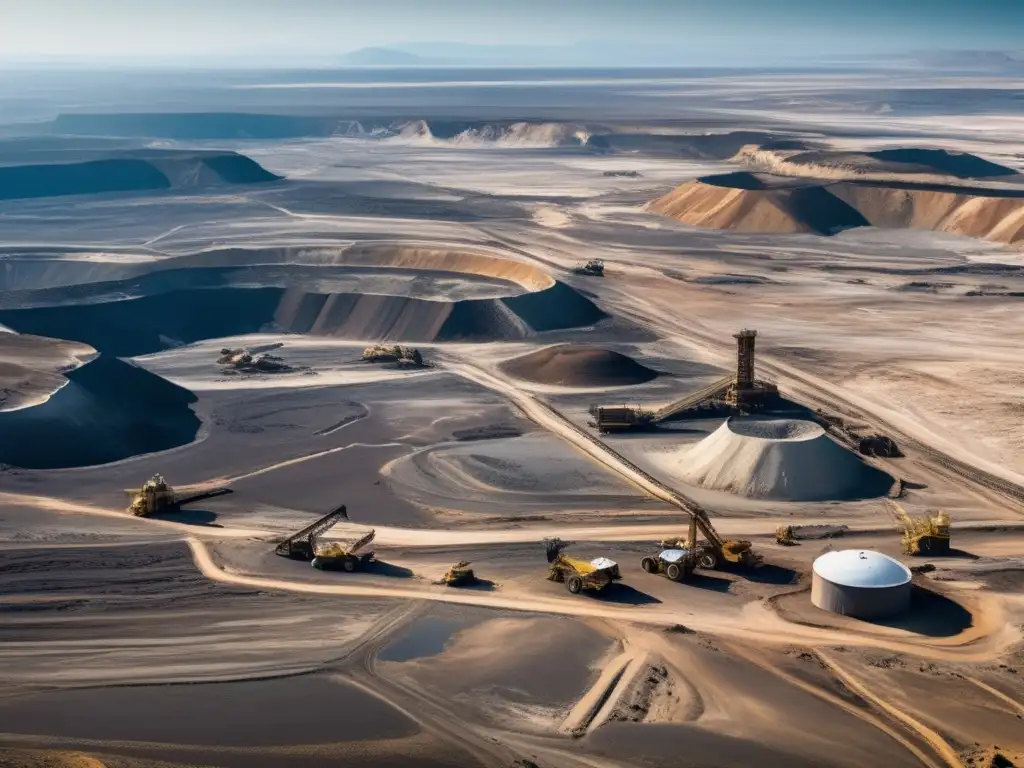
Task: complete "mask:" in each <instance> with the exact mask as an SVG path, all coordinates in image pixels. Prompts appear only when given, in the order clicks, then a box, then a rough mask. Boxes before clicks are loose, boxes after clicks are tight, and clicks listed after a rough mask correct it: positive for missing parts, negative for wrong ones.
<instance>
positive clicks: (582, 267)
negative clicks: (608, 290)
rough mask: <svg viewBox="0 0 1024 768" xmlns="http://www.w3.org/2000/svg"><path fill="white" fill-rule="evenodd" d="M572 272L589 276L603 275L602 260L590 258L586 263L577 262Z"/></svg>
mask: <svg viewBox="0 0 1024 768" xmlns="http://www.w3.org/2000/svg"><path fill="white" fill-rule="evenodd" d="M573 272H575V273H576V274H577V275H588V276H589V277H604V262H603V261H601V259H591V260H590V261H588V262H587V263H586V264H577V265H576V268H575V269H573Z"/></svg>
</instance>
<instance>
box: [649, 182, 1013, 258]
mask: <svg viewBox="0 0 1024 768" xmlns="http://www.w3.org/2000/svg"><path fill="white" fill-rule="evenodd" d="M647 207H648V210H651V211H653V212H655V213H660V214H664V215H665V216H670V217H672V218H674V219H677V220H678V221H680V222H682V223H684V224H689V225H692V226H696V227H711V228H715V229H728V230H733V231H736V232H763V233H772V234H798V233H809V234H817V235H834V234H836V233H838V232H842V231H843V230H846V229H851V228H853V227H867V226H870V227H879V228H883V229H925V230H932V231H935V232H945V233H948V234H954V235H964V236H967V237H977V238H983V239H986V240H990V241H992V242H996V243H1002V244H1006V245H1022V244H1024V189H1022V188H1019V187H1017V188H1010V187H981V186H976V185H975V186H966V185H958V184H943V183H923V182H919V181H913V180H900V179H894V180H886V181H880V180H871V181H865V180H857V179H854V178H849V179H839V180H830V179H827V178H800V177H797V176H788V175H773V174H768V173H750V172H745V171H739V172H734V173H725V174H718V175H714V176H704V177H701V178H699V179H696V180H694V181H690V182H687V183H685V184H683V185H681V186H679V187H676V188H675V189H674V190H672V191H671V192H669V193H668V194H666V195H663V196H662V197H659V198H658V199H656V200H653V201H652V202H650V203H649V204H648V206H647Z"/></svg>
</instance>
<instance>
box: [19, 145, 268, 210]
mask: <svg viewBox="0 0 1024 768" xmlns="http://www.w3.org/2000/svg"><path fill="white" fill-rule="evenodd" d="M279 178H280V177H278V176H275V175H274V174H272V173H270V172H269V171H267V170H265V169H264V168H263V167H262V166H260V165H259V164H258V163H256V162H255V161H253V160H251V159H250V158H248V157H245V156H244V155H239V154H237V153H235V152H191V151H189V152H178V151H170V150H169V151H145V152H129V151H125V152H118V153H116V154H114V155H112V156H110V157H102V158H93V159H88V160H81V161H66V162H47V163H39V164H33V165H0V200H13V199H19V198H37V197H60V196H64V195H89V194H100V193H105V192H138V191H147V190H161V189H188V188H190V187H210V186H217V185H220V184H260V183H265V182H269V181H276V180H277V179H279Z"/></svg>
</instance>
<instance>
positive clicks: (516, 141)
mask: <svg viewBox="0 0 1024 768" xmlns="http://www.w3.org/2000/svg"><path fill="white" fill-rule="evenodd" d="M41 130H48V131H51V132H52V133H54V134H61V135H63V136H78V137H82V136H89V137H92V136H96V137H109V136H118V137H140V138H141V137H146V138H167V139H184V140H189V139H192V140H195V139H207V140H209V139H287V138H300V137H326V136H344V137H349V138H360V139H370V140H381V139H386V140H394V141H406V142H414V143H421V144H433V145H437V146H456V147H518V148H525V149H542V148H563V149H566V148H567V149H572V148H580V149H582V150H583V151H587V152H597V153H628V154H639V155H649V156H655V157H680V158H690V159H717V160H725V159H728V158H730V157H732V156H733V155H735V154H736V153H737V152H739V151H740V150H741V149H742V148H743V147H744V146H746V145H758V146H760V147H763V148H766V149H773V150H781V151H803V150H810V149H813V148H814V147H815V146H816V145H814V144H811V143H808V142H805V141H803V140H799V139H794V138H791V137H788V136H785V135H782V134H773V133H767V132H764V131H730V132H726V133H694V134H683V133H676V134H672V133H666V132H664V131H663V130H661V129H659V128H647V127H644V126H636V125H629V126H623V125H614V124H611V125H609V124H593V123H582V122H581V123H577V122H555V121H546V120H535V121H525V120H517V121H511V120H448V119H435V118H428V117H424V118H422V119H410V118H409V116H408V115H405V116H402V117H398V116H396V117H394V118H388V117H385V116H381V115H380V114H373V115H364V116H354V115H352V114H351V113H347V114H346V116H345V117H339V116H333V117H332V116H329V115H324V116H291V115H271V114H255V113H246V114H242V113H180V114H175V113H164V114H160V113H146V114H130V113H127V114H114V113H111V114H65V115H60V116H58V117H57V119H56V120H54V121H53V122H52V123H50V124H48V125H45V126H42V127H41Z"/></svg>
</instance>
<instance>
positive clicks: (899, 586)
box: [811, 549, 911, 619]
mask: <svg viewBox="0 0 1024 768" xmlns="http://www.w3.org/2000/svg"><path fill="white" fill-rule="evenodd" d="M910 579H911V574H910V569H909V568H907V566H905V565H904V564H903V563H901V562H900V561H899V560H896V559H895V558H892V557H889V556H888V555H883V554H882V553H881V552H872V551H871V550H868V549H844V550H840V551H838V552H826V553H825V554H824V555H822V556H821V557H819V558H818V559H817V560H815V561H814V580H813V582H812V584H811V602H812V603H814V604H815V605H816V606H818V607H819V608H822V609H824V610H826V611H832V612H833V613H840V614H842V615H843V616H853V617H855V618H858V619H884V618H888V617H890V616H896V615H897V614H900V613H903V612H904V611H906V610H907V609H908V608H909V607H910Z"/></svg>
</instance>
